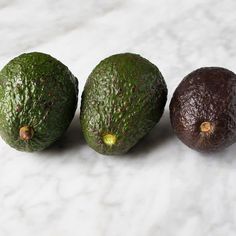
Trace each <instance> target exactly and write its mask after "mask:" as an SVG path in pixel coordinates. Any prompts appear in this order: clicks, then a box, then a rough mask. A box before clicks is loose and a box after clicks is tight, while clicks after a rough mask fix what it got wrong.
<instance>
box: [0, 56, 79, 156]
mask: <svg viewBox="0 0 236 236" xmlns="http://www.w3.org/2000/svg"><path fill="white" fill-rule="evenodd" d="M77 95H78V82H77V79H76V78H75V77H74V76H73V75H72V73H71V72H70V71H69V69H68V68H67V67H66V66H65V65H64V64H62V63H61V62H60V61H58V60H56V59H55V58H53V57H51V56H50V55H47V54H44V53H40V52H32V53H25V54H22V55H20V56H18V57H16V58H14V59H13V60H11V61H10V62H9V63H8V64H7V65H6V66H5V67H4V68H3V69H2V70H1V71H0V135H1V137H2V138H3V140H5V142H6V143H8V144H9V145H10V146H12V147H13V148H15V149H17V150H19V151H28V152H32V151H39V150H43V149H45V148H46V147H48V146H49V145H50V144H51V143H53V142H54V141H55V140H57V139H58V138H59V137H61V135H62V134H63V133H64V132H65V131H66V129H67V127H68V126H69V124H70V122H71V120H72V118H73V116H74V113H75V110H76V107H77Z"/></svg>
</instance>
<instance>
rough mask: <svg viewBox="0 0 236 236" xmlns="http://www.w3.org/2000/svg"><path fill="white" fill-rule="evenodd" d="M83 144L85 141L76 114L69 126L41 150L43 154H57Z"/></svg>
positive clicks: (77, 147)
mask: <svg viewBox="0 0 236 236" xmlns="http://www.w3.org/2000/svg"><path fill="white" fill-rule="evenodd" d="M84 145H86V142H85V140H84V137H83V133H82V130H81V127H80V120H79V116H78V114H76V115H75V117H74V119H73V120H72V122H71V124H70V126H69V128H68V129H67V131H66V132H65V133H64V134H63V135H62V137H61V138H60V139H58V140H57V141H55V142H54V143H53V144H52V145H51V146H49V147H48V148H46V149H45V150H43V151H42V152H43V153H44V154H45V153H48V154H59V153H62V152H65V151H67V150H72V151H73V150H76V149H78V150H79V148H80V147H81V146H84Z"/></svg>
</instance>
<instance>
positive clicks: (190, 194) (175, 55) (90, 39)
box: [0, 0, 236, 236]
mask: <svg viewBox="0 0 236 236" xmlns="http://www.w3.org/2000/svg"><path fill="white" fill-rule="evenodd" d="M235 12H236V1H235V0H224V1H222V0H191V1H189V0H178V1H177V0H157V1H155V0H152V1H151V0H150V1H146V0H127V1H124V0H113V1H109V0H101V1H100V0H86V1H82V0H80V1H65V0H57V1H55V0H54V1H47V0H41V1H30V0H25V1H20V0H0V35H1V37H0V67H2V66H3V65H4V64H6V63H7V62H8V61H9V60H10V59H11V58H13V57H15V56H17V55H18V54H20V53H23V52H30V51H42V52H45V53H49V54H51V55H52V56H54V57H56V58H58V59H59V60H61V61H62V62H63V63H65V64H66V65H67V66H68V67H69V68H70V69H71V71H72V72H73V73H74V74H75V75H76V76H77V77H78V79H79V83H80V84H79V89H80V95H81V92H82V89H83V86H84V83H85V81H86V78H87V77H88V75H89V73H90V72H91V70H92V69H93V68H94V66H95V65H96V64H97V63H98V62H99V61H100V60H102V59H103V58H105V57H107V56H109V55H111V54H115V53H120V52H135V53H139V54H141V55H142V56H143V57H146V58H148V59H149V60H150V61H152V62H153V63H154V64H156V65H157V66H158V67H159V69H160V70H161V72H162V73H163V75H164V77H165V80H166V82H167V85H168V89H169V95H168V102H167V106H166V111H165V114H164V116H163V118H162V120H161V122H160V123H159V124H158V125H157V126H156V127H155V128H154V130H153V131H152V132H151V133H150V134H149V135H148V136H147V137H146V138H145V139H144V140H143V141H141V142H140V143H139V144H138V145H137V146H136V147H135V148H134V149H133V150H132V151H131V152H130V153H128V154H127V155H125V156H122V157H109V156H102V155H99V154H98V153H96V152H95V151H93V150H92V149H90V148H89V147H88V146H87V145H86V143H85V141H84V139H83V137H82V134H81V130H80V127H79V118H78V115H79V114H78V112H79V110H78V112H77V115H76V117H75V119H74V121H73V122H72V124H71V126H70V128H69V130H68V132H67V133H66V134H65V135H64V137H63V138H62V139H61V140H60V141H58V142H57V143H55V144H54V145H53V146H52V147H50V148H49V149H47V150H45V151H43V152H40V153H33V154H29V153H22V152H18V151H15V150H13V149H11V148H10V147H9V146H7V145H6V144H5V143H4V142H3V141H2V140H0V212H1V214H0V235H1V236H15V235H19V236H32V235H34V236H54V235H55V236H75V235H79V236H121V235H122V236H154V235H158V236H235V232H236V158H235V153H236V144H235V145H233V146H231V147H230V148H228V149H227V150H225V151H223V152H221V153H218V154H214V155H208V156H206V155H203V154H199V153H197V152H195V151H192V150H190V149H189V148H188V147H186V146H185V145H183V144H182V143H181V142H180V141H179V140H178V139H177V138H176V137H175V136H174V135H173V133H172V131H171V128H170V123H169V118H168V116H169V115H168V105H169V101H170V98H171V96H172V93H173V91H174V89H175V88H176V86H177V85H178V83H179V82H180V81H181V79H182V78H183V77H184V76H185V75H186V74H188V73H189V72H191V71H192V70H194V69H196V68H198V67H201V66H222V67H226V68H228V69H230V70H233V71H236V40H235V38H236V27H235V23H236V14H235Z"/></svg>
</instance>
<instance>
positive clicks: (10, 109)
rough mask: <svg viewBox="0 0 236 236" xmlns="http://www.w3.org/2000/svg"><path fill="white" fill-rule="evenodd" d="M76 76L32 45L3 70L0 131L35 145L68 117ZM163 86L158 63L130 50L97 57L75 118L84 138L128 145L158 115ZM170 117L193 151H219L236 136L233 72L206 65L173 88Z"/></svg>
mask: <svg viewBox="0 0 236 236" xmlns="http://www.w3.org/2000/svg"><path fill="white" fill-rule="evenodd" d="M77 101H78V80H77V78H76V77H75V76H74V75H73V74H72V73H71V72H70V71H69V69H68V68H67V67H66V66H65V65H64V64H62V63H61V62H60V61H58V60H57V59H55V58H53V57H51V56H50V55H48V54H44V53H39V52H32V53H25V54H22V55H20V56H18V57H16V58H14V59H13V60H11V61H10V62H9V63H8V64H7V65H6V66H5V67H4V68H3V69H2V70H1V71H0V134H1V137H2V138H3V140H4V141H5V142H6V143H8V144H9V145H10V146H11V147H13V148H15V149H17V150H20V151H28V152H33V151H40V150H43V149H45V148H47V147H48V146H50V145H51V144H52V143H53V142H55V141H56V140H57V139H59V138H60V137H61V136H62V134H63V133H64V132H65V131H66V130H67V128H68V126H69V125H70V123H71V121H72V119H73V117H74V114H75V111H76V108H77ZM166 101H167V86H166V83H165V80H164V78H163V76H162V74H161V72H160V71H159V69H158V68H157V67H156V66H155V65H154V64H152V63H151V62H150V61H148V60H147V59H145V58H143V57H141V56H139V55H137V54H132V53H123V54H117V55H113V56H110V57H108V58H106V59H104V60H103V61H101V62H100V63H99V64H98V65H97V66H96V67H95V69H94V70H93V71H92V73H91V74H90V75H89V78H88V80H87V82H86V84H85V88H84V91H83V93H82V100H81V112H80V122H81V127H82V131H83V134H84V137H85V139H86V141H87V143H88V145H89V146H90V147H91V148H93V149H94V150H96V151H97V152H99V153H101V154H107V155H118V154H123V153H126V152H127V151H129V150H130V149H131V148H132V147H133V146H134V145H135V144H136V143H137V142H138V141H139V140H140V139H141V138H143V137H144V136H145V135H146V134H147V133H149V132H150V130H151V129H152V128H153V127H154V126H155V125H156V124H157V122H158V121H159V120H160V118H161V116H162V114H163V111H164V107H165V104H166ZM170 120H171V125H172V127H173V130H174V132H175V133H176V135H177V136H178V137H179V139H180V140H181V141H182V142H184V143H185V144H186V145H188V146H189V147H190V148H193V149H195V150H198V151H219V150H221V149H223V148H226V147H228V146H229V145H231V144H232V143H234V142H235V141H236V75H235V74H234V73H233V72H231V71H229V70H227V69H224V68H220V67H204V68H200V69H198V70H195V71H193V72H192V73H190V74H189V75H187V76H186V77H185V78H184V79H183V80H182V82H181V83H180V84H179V86H178V87H177V89H176V90H175V92H174V95H173V97H172V99H171V103H170Z"/></svg>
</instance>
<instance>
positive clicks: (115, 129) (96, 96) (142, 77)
mask: <svg viewBox="0 0 236 236" xmlns="http://www.w3.org/2000/svg"><path fill="white" fill-rule="evenodd" d="M166 99H167V88H166V84H165V81H164V78H163V77H162V75H161V73H160V71H159V70H158V68H157V67H156V66H155V65H154V64H152V63H151V62H149V61H148V60H146V59H144V58H143V57H141V56H139V55H136V54H132V53H124V54H117V55H113V56H110V57H108V58H106V59H105V60H103V61H101V62H100V63H99V64H98V65H97V66H96V68H95V69H94V70H93V71H92V73H91V74H90V76H89V78H88V80H87V82H86V84H85V88H84V91H83V94H82V101H81V114H80V121H81V127H82V131H83V134H84V137H85V139H86V141H87V143H88V145H89V146H90V147H92V148H93V149H94V150H96V151H97V152H99V153H101V154H107V155H112V154H114V155H117V154H123V153H126V152H127V151H128V150H129V149H130V148H131V147H133V146H134V145H135V144H136V143H137V142H138V141H139V140H140V139H141V138H142V137H143V136H145V135H146V134H147V133H148V132H149V131H150V130H151V129H152V128H153V127H154V126H155V124H156V123H157V122H158V121H159V119H160V118H161V116H162V114H163V111H164V106H165V104H166Z"/></svg>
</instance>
